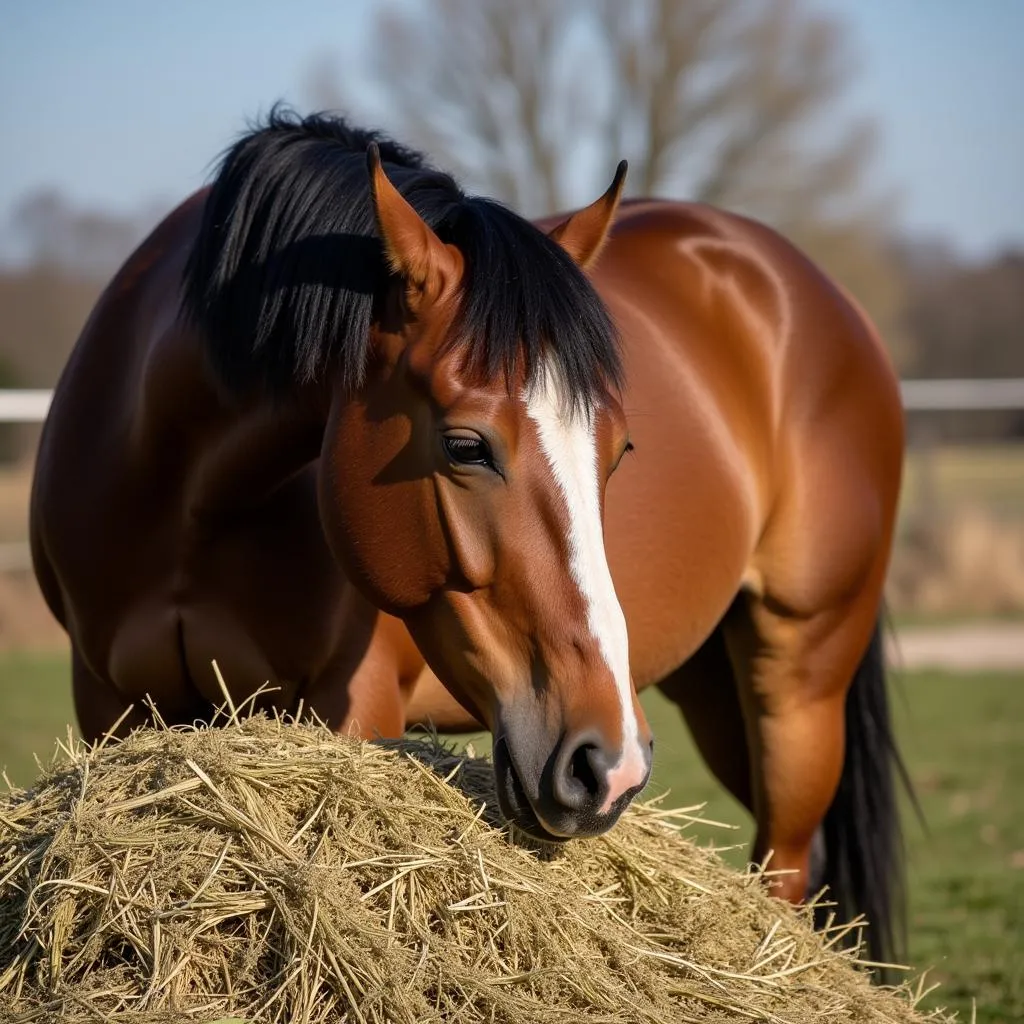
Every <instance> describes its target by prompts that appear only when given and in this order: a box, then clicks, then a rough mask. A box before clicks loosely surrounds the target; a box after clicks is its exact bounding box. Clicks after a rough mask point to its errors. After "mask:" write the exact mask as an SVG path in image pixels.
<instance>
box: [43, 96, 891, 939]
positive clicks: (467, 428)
mask: <svg viewBox="0 0 1024 1024" xmlns="http://www.w3.org/2000/svg"><path fill="white" fill-rule="evenodd" d="M625 173H626V165H625V162H623V163H621V164H620V165H619V167H618V169H617V171H616V173H615V176H614V180H613V182H612V184H611V186H610V187H609V188H608V189H607V191H606V192H605V193H604V194H603V195H602V196H600V197H599V198H598V199H596V200H595V201H594V202H593V203H592V204H591V205H590V206H587V207H585V208H582V209H580V210H577V211H574V212H567V213H564V214H562V215H558V216H554V217H550V218H546V219H544V220H541V221H537V222H530V221H528V220H526V219H524V218H522V217H520V216H519V215H518V214H516V213H515V212H514V211H512V210H510V209H509V208H507V207H506V206H504V205H502V204H500V203H498V202H496V201H494V200H492V199H489V198H487V197H482V196H470V195H467V194H466V193H465V192H464V191H463V190H462V189H461V188H460V186H459V185H458V184H457V183H456V182H455V180H454V179H453V178H452V177H451V176H450V175H448V174H447V173H445V172H444V171H441V170H439V169H437V168H435V167H433V166H432V165H430V164H429V163H428V162H427V158H426V157H425V156H423V155H422V154H420V153H418V152H416V151H414V150H412V149H410V148H408V147H406V146H404V145H403V144H401V143H399V142H396V141H395V140H393V139H391V138H390V137H388V136H386V135H385V134H383V133H381V132H377V131H373V130H369V129H366V128H362V127H358V126H354V125H352V124H350V123H349V122H347V121H346V120H344V119H342V118H340V117H336V116H333V115H330V114H324V113H317V114H310V115H307V116H299V115H297V114H294V113H291V112H288V111H284V110H282V109H281V108H279V107H275V108H274V109H273V110H272V111H271V112H270V114H269V115H268V116H267V117H266V118H265V119H264V120H263V121H262V122H260V123H257V124H255V125H250V126H249V127H248V128H247V129H246V131H245V132H243V133H242V134H241V135H240V136H239V137H238V138H237V139H236V140H235V141H234V142H233V143H232V144H231V145H230V146H229V147H228V148H227V150H226V151H225V152H224V153H223V154H222V156H221V159H220V162H219V164H218V167H217V170H216V172H215V174H214V175H213V177H212V181H211V182H210V183H209V184H207V185H206V186H205V187H204V188H202V189H201V190H199V191H198V192H196V193H195V194H193V195H191V196H190V197H188V198H187V199H185V200H184V201H183V202H182V203H181V205H179V206H178V207H177V208H176V209H174V210H173V211H172V212H171V213H169V214H168V215H167V217H166V218H165V219H164V220H163V221H162V222H161V223H160V224H159V225H158V226H157V227H156V228H155V229H154V230H153V231H152V233H151V234H150V235H149V236H148V237H147V238H146V239H145V240H144V241H143V242H142V243H141V244H140V245H139V246H138V248H137V249H136V250H135V251H134V252H133V253H132V254H131V255H130V256H129V257H128V258H127V260H126V261H125V263H124V264H123V266H122V267H121V268H120V269H119V270H118V272H117V273H116V274H115V275H114V277H113V278H112V280H111V282H110V283H109V285H108V286H107V288H106V289H105V291H104V292H103V294H102V295H101V297H100V298H99V300H98V301H97V304H96V306H95V308H94V309H93V311H92V313H91V315H90V317H89V319H88V321H87V322H86V324H85V326H84V328H83V330H82V333H81V335H80V337H79V339H78V341H77V343H76V345H75V347H74V349H73V351H72V353H71V355H70V357H69V359H68V361H67V363H66V365H65V367H64V369H63V371H62V374H61V376H60V379H59V381H58V383H57V385H56V388H55V391H54V395H53V399H52V404H51V407H50V411H49V414H48V416H47V419H46V422H45V424H44V427H43V430H42V433H41V437H40V442H39V448H38V455H37V461H36V468H35V473H34V479H33V488H32V495H31V506H30V534H31V550H32V557H33V564H34V568H35V573H36V576H37V579H38V582H39V585H40V587H41V590H42V593H43V595H44V596H45V599H46V601H47V603H48V605H49V607H50V609H51V610H52V612H53V614H54V615H55V616H56V618H57V619H58V620H59V621H60V622H61V624H62V625H63V626H64V628H65V629H66V631H67V633H68V636H69V639H70V647H71V689H72V693H73V697H74V705H75V712H76V717H77V720H78V723H79V728H80V730H81V732H82V734H83V736H84V737H85V738H86V739H88V740H96V739H98V738H99V737H101V736H103V735H105V734H108V733H115V734H119V735H120V734H124V733H126V732H127V731H129V730H131V729H133V728H135V727H137V726H139V725H142V724H145V723H146V722H147V721H148V720H149V716H150V715H151V714H152V713H153V711H154V710H155V711H157V712H159V715H160V716H161V717H162V718H163V719H164V720H165V721H167V722H168V723H172V724H173V723H176V722H192V721H195V720H208V719H209V718H210V717H211V715H212V714H213V711H214V709H215V708H216V707H217V706H218V705H220V704H222V703H223V697H222V691H221V688H220V683H219V682H218V679H217V677H216V674H215V669H216V667H217V666H216V665H214V662H215V661H216V663H217V665H219V666H220V668H221V669H222V670H223V678H224V679H226V680H227V685H228V687H229V689H230V692H231V694H232V695H233V699H234V700H235V702H240V701H243V700H246V699H250V700H251V701H252V706H253V707H254V708H255V709H261V708H262V709H270V708H276V709H279V710H283V711H285V712H289V713H299V711H300V710H303V711H305V712H306V713H310V714H311V713H315V714H316V715H318V716H319V717H320V718H321V719H323V720H324V721H326V722H327V723H328V724H329V725H330V726H331V727H332V728H334V729H337V730H339V731H348V732H352V733H354V734H357V735H360V736H363V737H374V736H398V735H400V734H402V732H403V731H404V730H405V729H406V728H407V726H409V725H410V724H414V723H417V722H425V721H428V720H431V721H433V722H434V723H435V724H437V725H438V726H440V727H443V728H446V729H448V728H450V729H455V730H458V729H467V728H474V729H475V728H479V725H481V724H482V725H483V726H484V727H486V728H487V729H489V730H490V732H491V733H492V735H493V740H494V745H493V765H494V772H495V781H496V787H497V792H498V795H499V802H500V804H501V809H502V811H503V813H504V815H505V816H506V818H507V819H508V820H510V821H511V822H514V823H515V824H516V825H518V826H519V827H520V828H521V829H523V830H524V831H525V832H526V833H528V834H531V835H533V836H536V837H539V838H542V839H545V840H548V841H550V842H564V841H566V840H568V839H570V838H574V837H575V838H585V837H588V836H594V835H597V834H600V833H603V832H605V831H606V830H608V829H609V828H611V827H613V825H614V824H615V822H616V821H617V819H618V817H619V816H620V815H621V813H622V812H623V810H624V809H625V808H626V806H627V805H628V804H629V803H630V802H631V801H632V800H633V798H634V797H635V796H636V795H637V794H638V793H639V792H640V791H641V790H642V789H643V788H644V786H645V785H646V783H647V781H648V778H649V773H650V768H651V761H652V750H653V738H652V735H651V729H650V726H649V724H648V722H647V720H646V718H645V716H644V712H643V709H642V707H641V706H640V704H639V702H638V700H637V692H638V690H640V689H643V688H644V687H647V686H651V685H657V686H659V687H660V688H661V690H662V691H663V692H664V693H665V694H667V695H668V697H669V698H670V699H671V700H672V701H674V702H675V703H676V704H677V705H678V706H679V708H680V709H681V711H682V714H683V716H684V718H685V720H686V723H687V725H688V727H689V729H690V730H691V732H692V734H693V737H694V739H695V741H696V744H697V746H698V748H699V750H700V753H701V755H702V756H703V758H704V759H705V761H706V762H707V764H708V765H709V767H710V768H711V770H712V772H713V773H714V774H715V776H716V777H717V778H718V779H719V780H720V781H721V783H722V784H723V785H724V786H725V787H726V788H727V789H728V790H729V791H730V792H731V793H732V794H733V795H734V796H736V797H737V798H738V799H739V800H740V802H741V803H742V804H743V805H744V806H745V807H747V808H748V809H749V810H750V812H751V814H752V815H753V818H754V821H755V824H756V834H755V838H754V842H753V847H752V857H753V858H754V859H756V860H758V861H762V862H764V863H765V864H767V865H768V866H769V867H770V868H772V869H774V870H775V871H776V872H777V876H776V880H775V882H774V883H773V884H774V888H773V890H772V891H773V892H775V893H776V894H777V895H778V896H780V897H781V898H783V899H786V900H789V901H791V902H794V903H799V902H801V901H803V900H805V899H806V898H807V897H808V895H809V894H810V893H811V892H812V890H813V889H814V888H815V887H816V886H819V885H828V886H829V887H830V889H831V893H832V898H833V900H834V901H835V903H836V904H837V907H838V913H839V914H840V915H841V916H843V915H845V918H847V919H849V918H851V917H852V916H853V915H854V914H857V913H864V914H866V915H867V917H868V918H869V920H870V921H871V925H872V927H871V929H870V934H869V936H868V938H869V949H870V950H871V952H872V955H873V956H875V957H876V958H882V957H885V956H887V955H888V954H889V950H890V947H891V946H892V944H893V939H892V936H893V919H894V917H895V915H896V913H897V911H898V907H897V903H898V900H897V895H898V892H899V882H900V871H901V866H900V851H899V821H898V815H897V806H896V795H895V778H896V771H897V769H898V768H899V767H900V766H899V756H898V753H897V751H896V747H895V744H894V741H893V735H892V729H891V725H890V721H889V713H888V705H887V696H886V682H885V673H884V661H883V649H882V643H881V636H882V634H881V622H882V615H883V611H884V609H883V602H882V590H883V581H884V578H885V575H886V570H887V564H888V560H889V556H890V549H891V543H892V537H893V530H894V519H895V513H896V505H897V500H898V494H899V488H900V477H901V467H902V449H903V419H902V407H901V402H900V393H899V388H898V381H897V379H896V377H895V374H894V372H893V368H892V365H891V363H890V360H889V357H888V356H887V354H886V350H885V348H884V345H883V343H882V342H881V340H880V338H879V336H878V334H877V332H876V330H875V329H874V327H873V326H872V324H871V323H870V321H869V319H868V317H867V316H866V315H865V313H864V312H863V311H862V310H861V309H860V307H859V306H858V305H857V304H856V302H855V301H854V300H853V299H852V298H851V297H850V296H849V295H848V294H846V293H845V292H844V291H843V290H842V289H841V288H840V287H839V286H838V285H837V284H836V283H834V282H833V281H832V280H830V279H829V278H828V277H827V276H826V275H825V274H824V273H823V272H822V271H821V270H820V269H819V268H818V267H817V266H815V265H814V264H813V263H812V262H811V261H810V260H809V259H808V258H807V257H806V256H805V255H804V254H802V253H801V252H800V251H799V250H798V249H797V248H795V247H794V246H793V245H792V244H791V243H789V242H788V241H786V240H785V239H784V238H783V237H782V236H781V235H779V234H778V233H776V232H775V231H773V230H772V229H770V228H769V227H767V226H765V225H763V224H760V223H758V222H756V221H753V220H751V219H748V218H745V217H743V216H740V215H738V214H733V213H729V212H726V211H723V210H719V209H715V208H712V207H710V206H706V205H700V204H692V203H683V202H675V201H667V200H652V199H630V200H623V199H622V190H623V184H624V179H625ZM266 682H269V683H270V684H271V688H270V689H267V688H265V687H263V685H262V684H264V683H266ZM147 701H148V702H149V707H148V708H147V707H146V702H147ZM815 851H816V852H815ZM812 853H814V856H812Z"/></svg>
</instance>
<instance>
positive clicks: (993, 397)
mask: <svg viewBox="0 0 1024 1024" xmlns="http://www.w3.org/2000/svg"><path fill="white" fill-rule="evenodd" d="M900 387H901V389H902V391H903V406H904V408H905V409H906V410H907V411H908V412H958V411H967V412H986V411H991V410H1007V409H1009V410H1013V409H1024V377H1016V378H1014V377H1007V378H995V379H985V378H980V377H979V378H963V379H950V380H905V381H902V382H901V384H900ZM52 397H53V392H52V391H46V390H37V391H30V390H19V389H6V390H5V389H3V388H0V423H42V421H43V420H44V419H46V413H47V411H48V410H49V408H50V399H51V398H52Z"/></svg>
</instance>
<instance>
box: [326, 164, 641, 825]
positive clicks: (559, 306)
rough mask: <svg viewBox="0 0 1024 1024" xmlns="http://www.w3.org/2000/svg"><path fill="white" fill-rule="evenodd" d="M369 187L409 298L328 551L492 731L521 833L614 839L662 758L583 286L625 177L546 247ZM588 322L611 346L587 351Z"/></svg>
mask: <svg viewBox="0 0 1024 1024" xmlns="http://www.w3.org/2000/svg"><path fill="white" fill-rule="evenodd" d="M369 172H370V178H371V195H372V202H373V207H374V213H375V217H376V222H377V228H378V233H379V236H380V239H381V242H382V245H383V250H384V255H385V257H386V260H387V263H388V265H389V268H390V270H391V272H392V277H391V282H390V284H389V286H388V288H387V289H386V290H385V292H384V293H383V294H382V295H381V296H379V297H378V300H377V302H376V305H375V309H374V314H373V318H372V325H371V338H370V345H369V356H368V361H367V366H366V371H365V376H364V380H363V381H362V384H361V386H360V387H359V388H358V389H357V391H356V393H355V394H353V395H348V396H345V397H344V398H340V397H339V399H338V400H336V401H334V402H333V403H332V405H331V411H330V414H329V417H328V424H327V429H326V433H325V440H324V448H323V453H322V460H321V473H320V494H319V501H320V507H321V516H322V519H323V522H324V527H325V531H326V534H327V537H328V540H329V543H330V545H331V548H332V551H333V552H334V554H335V557H336V558H337V559H338V560H339V562H340V563H341V564H342V566H343V567H344V568H345V570H346V572H347V573H348V574H349V576H350V577H351V579H352V580H353V581H354V582H355V583H356V585H357V586H359V587H360V589H361V590H362V591H363V593H364V594H366V595H367V596H368V597H369V598H370V599H371V600H372V601H373V602H374V603H375V604H376V605H377V606H378V607H380V608H381V609H383V610H385V611H387V612H389V613H391V614H393V615H396V616H398V617H400V618H401V619H402V620H403V621H404V622H405V624H406V625H407V627H408V629H409V630H410V632H411V634H412V636H413V638H414V639H415V641H416V643H417V645H418V646H419V648H420V650H421V652H422V653H423V655H424V657H425V658H426V660H427V662H428V663H429V665H430V667H431V668H432V669H433V670H434V672H435V673H436V674H437V676H438V678H439V679H440V680H441V681H442V682H443V683H444V684H445V686H446V687H448V689H449V690H450V691H451V692H452V694H453V695H454V696H455V697H456V699H458V700H459V701H460V702H461V703H462V704H463V705H464V706H465V707H467V708H468V709H469V710H470V711H472V712H473V713H474V714H475V715H476V716H477V717H478V718H479V719H480V720H481V721H483V722H484V723H486V725H487V726H488V727H489V729H490V730H491V732H492V734H493V737H494V763H495V771H496V774H497V780H498V791H499V796H500V801H501V804H502V809H503V811H504V812H505V814H506V816H507V817H509V818H510V819H511V820H513V821H515V822H516V823H517V824H519V825H520V826H521V827H522V828H523V829H524V830H526V831H527V832H531V833H533V834H535V835H539V836H543V837H558V838H567V837H570V836H583V835H593V834H597V833H600V832H603V831H605V830H606V829H608V828H610V827H611V825H612V824H614V822H615V821H616V820H617V818H618V816H619V814H620V813H621V811H622V810H623V809H624V808H625V807H626V806H627V805H628V803H629V802H630V800H631V799H632V798H633V797H634V796H635V795H636V794H637V793H638V792H639V791H640V790H641V789H642V788H643V786H644V785H645V784H646V781H647V778H648V775H649V772H650V763H651V746H652V741H651V733H650V729H649V727H648V725H647V722H646V719H645V717H644V714H643V712H642V710H641V708H640V706H639V704H638V702H637V698H636V692H635V689H634V686H633V682H632V678H631V675H630V668H629V653H628V641H627V634H626V622H625V618H624V616H623V612H622V609H621V607H620V604H619V601H618V598H617V596H616V593H615V588H614V586H613V583H612V577H611V573H610V571H609V568H608V562H607V558H606V555H605V547H604V537H603V526H602V517H603V505H604V493H605V487H606V484H607V482H608V479H609V477H610V476H611V474H612V473H613V472H614V471H615V468H616V467H617V465H618V463H619V460H620V459H621V458H622V457H623V455H624V453H625V452H626V451H627V449H628V448H629V447H630V446H629V442H628V437H627V430H626V421H625V415H624V413H623V409H622V406H621V404H620V402H619V399H618V397H617V394H616V390H617V389H616V387H614V386H613V385H612V384H611V383H609V382H608V381H604V382H603V383H602V382H599V380H598V373H597V369H596V361H600V360H599V357H600V355H601V353H602V352H604V351H605V349H607V353H606V355H607V360H606V361H607V362H608V364H609V365H608V370H609V376H610V377H611V378H614V377H615V368H616V367H617V363H614V360H613V359H612V353H613V349H614V346H613V345H612V346H611V347H609V345H608V339H609V338H613V335H612V333H611V330H610V321H609V320H608V319H607V316H606V314H604V312H603V307H600V303H599V300H598V299H597V297H596V294H595V293H594V292H593V291H592V289H591V288H590V285H589V282H588V281H587V280H586V277H585V274H584V269H585V268H586V267H588V266H589V265H591V264H592V263H593V261H594V260H595V259H596V258H597V255H598V253H599V251H600V249H601V246H602V244H603V242H604V239H605V238H606V236H607V233H608V230H609V227H610V224H611V222H612V219H613V217H614V213H615V209H616V206H617V203H618V199H619V196H620V194H621V189H622V183H623V178H624V174H625V164H624V163H623V164H621V165H620V166H619V169H618V173H617V174H616V177H615V180H614V182H613V184H612V186H611V188H610V189H609V190H608V192H607V193H606V194H605V195H604V196H602V197H601V198H600V199H599V200H597V202H595V203H594V204H593V205H591V206H590V207H588V208H587V209H585V210H582V211H580V212H579V213H577V214H575V215H574V216H572V217H570V218H569V219H568V220H566V221H565V222H564V223H562V224H561V225H560V226H559V227H558V228H556V229H555V230H554V231H552V232H551V233H550V234H549V235H544V234H543V233H542V232H540V231H539V229H537V228H535V227H533V226H532V225H529V224H528V223H527V222H526V221H523V220H521V219H519V218H517V217H515V215H513V214H511V213H510V212H508V211H505V210H504V209H503V208H499V207H498V206H497V204H491V205H489V206H487V207H485V208H483V210H481V209H479V208H478V209H477V210H476V219H475V220H474V219H473V218H470V217H468V214H466V213H465V211H463V215H462V216H463V221H464V223H463V225H462V228H461V236H460V234H459V230H458V229H456V230H454V231H453V233H452V237H454V238H456V242H453V241H443V240H442V238H441V237H439V235H438V233H436V232H435V231H434V230H433V229H432V228H431V227H430V226H428V224H427V223H426V222H425V220H424V219H423V218H421V216H420V215H419V214H418V213H417V212H416V210H415V209H414V208H413V206H412V205H411V204H410V202H408V201H407V199H406V198H404V197H403V195H402V194H401V192H400V191H399V190H398V189H397V188H396V187H395V185H394V184H393V183H392V182H391V180H390V179H389V178H388V176H387V174H386V173H385V171H384V168H383V166H382V164H381V161H380V158H379V156H378V153H377V150H376V147H371V149H370V153H369ZM498 211H500V212H498ZM513 218H514V220H515V222H516V223H515V225H514V227H510V224H512V221H513ZM534 236H536V237H534ZM460 238H461V241H462V244H457V242H458V241H459V239H460ZM517 239H518V241H519V243H521V244H522V245H527V246H528V248H529V251H528V252H525V253H524V252H520V253H515V252H513V253H511V254H510V253H509V252H504V253H503V254H499V255H500V256H501V259H500V260H499V261H498V264H496V265H497V266H499V267H503V268H504V271H503V273H504V274H505V275H506V276H507V277H508V278H509V279H507V280H501V279H495V277H496V275H495V274H493V273H489V272H488V266H487V258H486V256H481V255H480V254H481V253H486V251H488V250H491V255H492V256H493V255H494V250H496V249H500V248H501V247H502V246H505V247H506V248H508V247H509V246H511V247H512V248H515V244H516V242H517ZM474 256H475V258H474ZM502 260H503V261H504V262H502ZM517 260H518V263H517ZM509 268H511V270H510V269H509ZM531 275H533V276H532V277H531ZM512 278H515V280H513V279H512ZM541 278H543V279H544V280H545V287H544V288H538V289H536V290H531V288H530V282H531V280H534V279H536V280H540V279H541ZM532 303H540V304H545V305H546V307H547V308H544V309H537V310H535V309H531V308H530V304H532ZM580 303H583V304H584V305H587V304H590V305H589V306H588V309H585V310H583V312H581V310H580V309H579V308H576V307H577V306H579V304H580ZM588 311H589V312H590V313H593V314H594V317H593V320H594V323H595V324H596V325H597V327H596V328H594V331H596V333H598V334H602V333H604V334H607V337H602V338H598V339H596V340H595V338H593V337H588V336H586V334H587V330H588V329H589V327H588V323H589V321H588V319H587V315H586V314H587V312H588ZM517 317H518V319H517ZM512 321H514V324H521V323H523V322H525V323H527V324H531V323H532V324H534V325H536V324H540V325H541V333H542V334H544V335H545V337H544V338H543V339H542V340H543V343H544V344H543V346H542V347H538V346H537V345H534V346H533V348H534V351H533V352H532V353H530V352H529V351H527V349H528V348H529V346H524V339H523V337H521V336H520V337H516V338H515V339H514V343H515V344H514V348H515V351H513V350H512V347H511V346H510V343H509V342H508V340H507V339H506V340H505V342H504V343H502V342H501V335H502V332H504V333H505V334H506V335H507V333H508V330H509V323H510V322H512ZM514 324H513V326H514ZM515 329H516V330H519V327H515ZM592 333H593V332H592ZM502 344H503V345H504V347H503V348H501V346H502ZM495 346H498V347H499V348H501V351H499V352H497V353H496V352H495V350H494V347H495ZM595 353H597V356H595ZM595 360H596V361H595ZM613 364H614V365H613Z"/></svg>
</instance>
